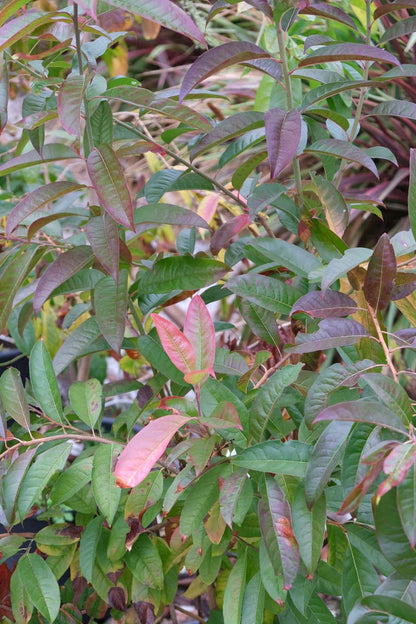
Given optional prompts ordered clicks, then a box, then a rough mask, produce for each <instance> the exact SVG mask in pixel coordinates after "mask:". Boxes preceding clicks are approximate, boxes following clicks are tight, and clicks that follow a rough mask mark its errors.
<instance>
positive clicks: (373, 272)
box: [364, 234, 396, 312]
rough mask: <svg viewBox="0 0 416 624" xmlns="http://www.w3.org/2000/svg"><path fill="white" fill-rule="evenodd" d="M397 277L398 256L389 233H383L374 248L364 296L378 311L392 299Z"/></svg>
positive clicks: (365, 282) (365, 281) (366, 277)
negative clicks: (395, 253)
mask: <svg viewBox="0 0 416 624" xmlns="http://www.w3.org/2000/svg"><path fill="white" fill-rule="evenodd" d="M395 279H396V256H395V255H394V250H393V246H392V244H391V242H390V239H389V236H388V234H383V235H382V236H381V238H380V239H379V241H378V243H377V245H376V246H375V248H374V252H373V255H372V256H371V258H370V262H369V263H368V269H367V274H366V276H365V280H364V296H365V298H366V300H367V301H368V303H369V304H370V305H371V307H372V308H374V310H375V311H376V312H377V311H378V310H383V309H384V308H385V307H386V306H387V305H388V304H389V303H390V300H391V294H392V291H393V288H394V282H395Z"/></svg>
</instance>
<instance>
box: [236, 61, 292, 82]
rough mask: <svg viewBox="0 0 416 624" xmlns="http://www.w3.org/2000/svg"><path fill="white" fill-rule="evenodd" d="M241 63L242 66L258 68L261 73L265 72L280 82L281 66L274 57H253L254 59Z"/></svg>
mask: <svg viewBox="0 0 416 624" xmlns="http://www.w3.org/2000/svg"><path fill="white" fill-rule="evenodd" d="M242 65H244V67H250V68H251V69H258V70H259V71H261V72H263V74H267V75H268V76H271V77H272V78H274V79H275V80H277V82H280V81H281V79H282V66H281V64H280V63H279V61H276V59H273V58H270V59H268V58H265V59H263V58H262V59H255V60H254V61H246V62H245V63H242Z"/></svg>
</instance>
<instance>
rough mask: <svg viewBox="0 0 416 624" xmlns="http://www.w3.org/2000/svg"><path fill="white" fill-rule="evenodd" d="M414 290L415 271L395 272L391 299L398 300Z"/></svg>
mask: <svg viewBox="0 0 416 624" xmlns="http://www.w3.org/2000/svg"><path fill="white" fill-rule="evenodd" d="M415 290H416V273H400V272H398V273H396V279H395V281H394V288H393V290H392V291H391V300H392V301H398V300H399V299H404V298H405V297H408V296H409V295H411V294H412V292H414V291H415Z"/></svg>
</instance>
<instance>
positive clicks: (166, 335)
mask: <svg viewBox="0 0 416 624" xmlns="http://www.w3.org/2000/svg"><path fill="white" fill-rule="evenodd" d="M151 317H152V319H153V322H154V324H155V326H156V330H157V333H158V336H159V338H160V342H161V343H162V347H163V348H164V350H165V351H166V353H167V355H168V356H169V357H170V359H171V360H172V362H173V364H174V365H175V366H176V368H178V369H179V370H180V371H181V372H182V373H191V372H193V371H195V370H196V357H195V351H194V348H193V346H192V345H191V343H190V342H189V340H188V338H186V337H185V336H184V335H183V333H182V332H181V331H179V329H178V328H177V327H176V325H174V324H173V323H171V322H170V321H168V320H167V319H165V318H163V317H161V316H159V315H158V314H151Z"/></svg>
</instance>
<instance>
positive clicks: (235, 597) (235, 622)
mask: <svg viewBox="0 0 416 624" xmlns="http://www.w3.org/2000/svg"><path fill="white" fill-rule="evenodd" d="M246 574H247V551H246V550H245V551H244V552H243V553H241V551H240V555H239V556H238V558H237V561H236V562H235V564H234V566H233V569H232V570H231V574H230V576H229V577H228V580H227V585H226V587H225V592H224V602H223V614H224V622H227V624H241V612H242V606H243V600H244V589H245V586H246ZM253 624H254V622H253Z"/></svg>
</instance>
